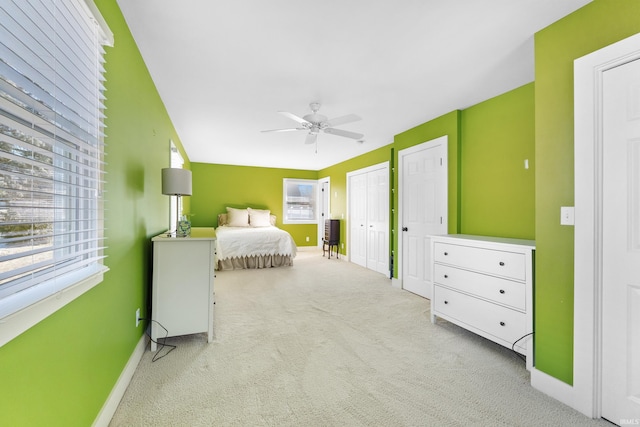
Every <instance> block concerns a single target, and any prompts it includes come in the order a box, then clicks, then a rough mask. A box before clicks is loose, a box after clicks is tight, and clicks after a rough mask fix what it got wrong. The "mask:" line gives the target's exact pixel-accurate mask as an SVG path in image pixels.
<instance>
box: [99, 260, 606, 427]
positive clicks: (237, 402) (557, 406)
mask: <svg viewBox="0 0 640 427" xmlns="http://www.w3.org/2000/svg"><path fill="white" fill-rule="evenodd" d="M215 288H216V313H215V340H214V342H213V343H211V344H207V343H206V336H205V335H204V334H196V335H191V336H185V337H176V338H170V339H168V342H169V343H171V344H176V345H177V346H178V347H177V349H176V350H174V351H173V352H171V353H169V354H168V355H167V356H166V357H165V358H163V359H160V360H159V361H157V362H154V363H152V362H151V358H152V356H153V355H152V353H150V352H146V353H145V355H144V357H143V358H142V361H141V362H140V365H139V366H138V369H137V371H136V373H135V375H134V378H133V380H132V382H131V384H130V386H129V388H128V389H127V392H126V394H125V396H124V398H123V400H122V402H121V403H120V406H119V408H118V410H117V412H116V414H115V416H114V417H113V420H112V422H111V424H110V425H111V426H441V425H447V426H457V425H460V426H469V425H476V426H480V425H482V426H485V425H486V426H500V425H503V426H545V425H546V426H590V425H593V426H597V425H602V426H607V425H610V424H608V423H607V422H605V421H603V420H591V419H589V418H587V417H585V416H584V415H582V414H580V413H578V412H576V411H574V410H573V409H571V408H569V407H567V406H565V405H563V404H561V403H559V402H557V401H555V400H553V399H551V398H550V397H547V396H545V395H544V394H542V393H540V392H538V391H536V390H534V389H533V388H532V387H531V386H530V384H529V373H528V371H527V370H526V369H525V367H524V362H523V361H522V360H521V359H519V358H518V357H517V356H516V355H514V354H512V353H511V351H510V350H508V349H505V348H503V347H501V346H498V345H497V344H494V343H492V342H490V341H487V340H485V339H483V338H480V337H478V336H476V335H474V334H471V333H469V332H467V331H465V330H463V329H461V328H458V327H456V326H454V325H451V324H449V323H447V322H445V321H442V320H440V321H438V323H437V324H436V325H433V324H431V322H430V321H429V308H430V307H429V301H428V300H425V299H423V298H420V297H418V296H416V295H413V294H411V293H408V292H406V291H401V290H398V289H395V288H393V287H392V286H391V284H390V280H389V279H388V278H386V277H384V276H383V275H380V274H378V273H374V272H372V271H369V270H367V269H364V268H362V267H359V266H356V265H354V264H350V263H348V262H345V261H343V260H340V261H338V260H336V259H335V258H333V259H331V260H327V258H323V257H322V254H321V252H318V251H315V250H314V251H300V253H299V254H298V257H297V258H296V259H295V262H294V266H293V267H281V268H273V269H266V270H240V271H223V272H218V273H217V277H216V280H215Z"/></svg>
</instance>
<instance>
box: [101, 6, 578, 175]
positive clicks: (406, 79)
mask: <svg viewBox="0 0 640 427" xmlns="http://www.w3.org/2000/svg"><path fill="white" fill-rule="evenodd" d="M589 1H590V0H562V1H558V0H395V1H382V0H378V1H375V2H374V1H371V0H342V1H340V0H324V1H309V0H298V1H293V0H289V1H286V0H271V1H265V0H226V1H221V0H182V1H176V0H118V4H119V5H120V8H121V9H122V12H123V14H124V17H125V19H126V21H127V24H128V25H129V27H130V29H131V33H132V34H133V37H134V39H135V40H136V43H137V44H138V47H139V49H140V52H141V54H142V57H143V58H144V61H145V62H146V64H147V67H148V69H149V72H150V73H151V77H152V78H153V80H154V82H155V84H156V87H157V89H158V92H159V93H160V96H161V97H162V100H163V101H164V104H165V106H166V108H167V111H168V113H169V115H170V117H171V120H172V121H173V124H174V126H175V128H176V131H177V132H178V135H179V137H180V140H181V141H182V143H183V145H184V147H185V149H186V151H187V154H188V156H189V159H190V160H191V161H194V162H205V163H220V164H233V165H248V166H267V167H279V168H293V169H310V170H318V169H321V168H324V167H327V166H331V165H333V164H336V163H339V162H341V161H343V160H347V159H350V158H352V157H355V156H358V155H360V154H363V153H365V152H368V151H371V150H374V149H376V148H379V147H382V146H384V145H387V144H390V143H392V142H393V137H394V135H396V134H398V133H401V132H403V131H405V130H408V129H410V128H412V127H415V126H417V125H419V124H421V123H424V122H426V121H429V120H431V119H433V118H436V117H438V116H440V115H442V114H445V113H448V112H450V111H453V110H455V109H463V108H466V107H469V106H471V105H474V104H477V103H478V102H481V101H484V100H486V99H489V98H491V97H493V96H496V95H499V94H501V93H504V92H507V91H509V90H511V89H514V88H516V87H519V86H521V85H523V84H526V83H529V82H531V81H533V80H534V64H533V62H534V60H533V57H534V53H533V34H534V33H535V32H536V31H538V30H540V29H542V28H544V27H546V26H548V25H549V24H551V23H552V22H555V21H557V20H558V19H560V18H562V17H563V16H565V15H567V14H569V13H571V12H572V11H574V10H576V9H578V8H580V7H582V6H583V5H585V4H587V3H589ZM115 37H116V40H115V43H116V46H117V43H118V35H117V34H116V35H115ZM107 77H108V76H107ZM107 95H108V94H107ZM312 101H318V102H320V103H322V108H321V109H320V113H321V114H324V115H325V116H328V117H329V118H333V117H338V116H342V115H346V114H350V113H355V114H358V115H359V116H361V117H362V118H363V120H361V121H359V122H354V123H349V124H345V125H343V126H339V128H341V129H344V130H349V131H354V132H359V133H364V134H365V142H364V143H362V144H360V143H358V142H356V141H354V140H352V139H347V138H342V137H338V136H335V135H329V134H324V133H322V134H320V136H319V138H318V143H317V147H316V146H314V145H306V144H304V140H305V136H306V133H305V132H303V131H299V132H285V133H261V132H260V131H261V130H265V129H276V128H289V127H296V126H297V123H296V122H294V121H293V120H291V119H289V118H287V117H285V116H283V115H281V114H278V111H288V112H291V113H293V114H295V115H298V116H303V115H305V114H307V113H309V112H310V110H309V103H310V102H312ZM316 148H317V153H316V152H315V151H316Z"/></svg>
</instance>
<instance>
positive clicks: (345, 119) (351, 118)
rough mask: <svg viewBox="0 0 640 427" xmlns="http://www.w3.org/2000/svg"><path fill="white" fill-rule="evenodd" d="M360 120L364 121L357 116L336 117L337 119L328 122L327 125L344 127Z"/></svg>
mask: <svg viewBox="0 0 640 427" xmlns="http://www.w3.org/2000/svg"><path fill="white" fill-rule="evenodd" d="M358 120H362V117H360V116H358V115H357V114H347V115H346V116H341V117H336V118H335V119H331V120H328V121H327V124H328V125H329V126H330V127H334V126H340V125H344V124H346V123H353V122H357V121H358Z"/></svg>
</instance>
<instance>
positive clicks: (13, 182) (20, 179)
mask: <svg viewBox="0 0 640 427" xmlns="http://www.w3.org/2000/svg"><path fill="white" fill-rule="evenodd" d="M99 22H103V21H102V19H101V17H99V15H98V14H97V13H96V10H95V6H94V5H93V4H92V3H91V4H87V3H85V1H83V0H29V1H28V2H27V1H24V0H13V1H11V0H6V1H3V2H2V4H1V5H0V319H3V318H4V319H6V318H7V316H9V315H13V316H11V319H14V318H15V317H16V313H20V312H22V311H24V310H27V308H28V307H31V306H32V305H33V304H35V303H36V302H38V301H44V300H47V299H52V300H61V301H65V299H67V298H69V297H70V296H71V295H74V294H75V295H76V296H77V293H78V289H74V291H69V290H70V288H74V287H77V286H89V285H87V283H90V282H91V283H92V284H91V285H90V286H93V285H94V284H95V283H97V282H99V280H100V279H101V277H102V273H103V272H104V271H105V267H104V266H103V264H102V258H103V255H102V251H103V248H104V245H103V206H102V203H103V202H102V195H103V194H102V193H103V183H104V181H103V156H104V150H103V139H104V134H103V127H104V125H103V117H104V116H103V110H104V105H103V100H104V96H103V91H104V87H103V82H104V78H103V72H104V68H103V55H104V51H103V49H102V45H103V44H107V43H109V42H110V41H109V39H110V37H111V36H110V34H109V33H108V28H106V25H104V24H102V25H101V24H99ZM62 291H64V292H62ZM53 295H55V297H52V296H53ZM67 302H68V301H67ZM58 304H60V302H59V303H58ZM52 307H53V306H52ZM57 308H59V307H57ZM57 308H53V309H52V310H53V311H55V309H57ZM41 309H42V306H41V305H39V306H38V310H39V311H41V312H42V310H41ZM45 311H46V310H45ZM46 315H47V314H42V316H41V317H43V316H46ZM18 317H20V316H18ZM38 320H39V319H38ZM38 320H34V319H30V320H29V321H28V322H27V323H31V324H33V323H35V322H37V321H38ZM3 321H4V320H3ZM4 323H5V324H6V325H9V327H6V325H5V326H3V331H2V334H0V345H2V344H4V342H6V341H8V340H9V339H11V338H12V337H9V336H7V335H5V332H6V331H7V330H8V329H12V330H14V332H15V333H16V334H17V333H20V332H22V331H17V332H16V328H18V329H19V327H13V326H12V324H11V322H8V321H4ZM23 326H24V325H23ZM26 327H29V325H27V326H26ZM26 327H23V329H24V328H26Z"/></svg>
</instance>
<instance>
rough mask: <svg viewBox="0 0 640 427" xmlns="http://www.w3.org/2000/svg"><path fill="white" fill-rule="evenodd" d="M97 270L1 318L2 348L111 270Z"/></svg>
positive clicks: (102, 268)
mask: <svg viewBox="0 0 640 427" xmlns="http://www.w3.org/2000/svg"><path fill="white" fill-rule="evenodd" d="M96 270H97V271H95V272H93V273H91V274H90V275H88V276H86V277H84V278H81V279H79V280H77V281H76V282H75V283H72V284H70V285H69V286H67V287H65V288H64V289H61V290H58V291H55V292H54V293H52V294H51V295H49V296H47V297H44V298H42V299H40V300H39V301H36V302H33V303H32V304H30V305H27V306H25V307H24V308H21V309H19V310H18V311H15V312H13V313H11V314H7V315H6V316H5V317H2V318H0V347H2V346H3V345H5V344H6V343H8V342H9V341H11V340H12V339H14V338H15V337H17V336H18V335H20V334H22V333H23V332H25V331H26V330H28V329H29V328H31V327H32V326H34V325H36V324H38V323H39V322H40V321H42V320H44V319H46V318H47V317H48V316H50V315H51V314H53V313H55V312H56V311H58V310H60V309H61V308H62V307H64V306H65V305H67V304H69V303H70V302H72V301H73V300H75V299H76V298H78V297H79V296H81V295H82V294H84V293H85V292H87V291H88V290H90V289H91V288H93V287H94V286H96V285H97V284H99V283H100V282H102V280H103V275H104V273H105V272H107V271H108V270H109V269H108V268H107V267H105V266H103V265H100V266H99V267H98V268H97V269H96ZM9 298H11V297H7V298H6V299H9ZM2 308H5V309H6V307H2ZM0 315H2V314H0Z"/></svg>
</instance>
